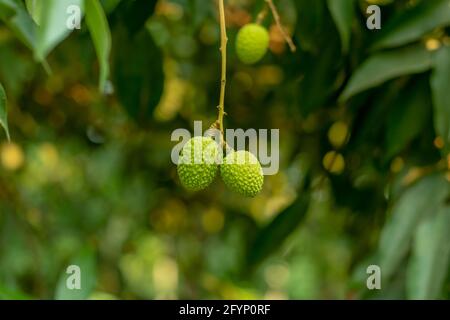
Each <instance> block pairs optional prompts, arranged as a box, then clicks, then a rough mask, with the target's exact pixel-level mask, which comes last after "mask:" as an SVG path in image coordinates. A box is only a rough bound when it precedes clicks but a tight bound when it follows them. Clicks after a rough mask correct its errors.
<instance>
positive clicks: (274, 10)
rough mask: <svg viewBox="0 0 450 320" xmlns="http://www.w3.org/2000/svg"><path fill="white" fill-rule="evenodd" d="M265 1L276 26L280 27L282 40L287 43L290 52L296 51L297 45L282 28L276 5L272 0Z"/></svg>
mask: <svg viewBox="0 0 450 320" xmlns="http://www.w3.org/2000/svg"><path fill="white" fill-rule="evenodd" d="M265 1H266V3H267V5H268V6H269V8H270V11H272V15H273V18H274V19H275V22H276V24H277V26H278V29H280V32H281V34H282V36H283V38H284V40H285V41H286V42H287V44H288V45H289V48H290V49H291V51H292V52H295V51H297V47H296V46H295V44H294V42H293V41H292V39H291V37H290V36H289V35H288V34H287V32H286V30H285V29H284V27H283V25H282V24H281V18H280V15H279V13H278V10H277V7H276V6H275V4H274V3H273V0H265Z"/></svg>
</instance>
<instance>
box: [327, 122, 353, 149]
mask: <svg viewBox="0 0 450 320" xmlns="http://www.w3.org/2000/svg"><path fill="white" fill-rule="evenodd" d="M347 139H348V125H347V124H346V123H345V122H343V121H338V122H335V123H334V124H333V125H332V126H331V127H330V130H328V140H329V141H330V143H331V145H332V146H333V147H335V148H340V147H342V146H343V145H344V144H345V143H346V142H347Z"/></svg>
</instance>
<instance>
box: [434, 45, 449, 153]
mask: <svg viewBox="0 0 450 320" xmlns="http://www.w3.org/2000/svg"><path fill="white" fill-rule="evenodd" d="M433 61H434V69H433V73H432V75H431V88H432V92H433V105H434V124H435V129H436V133H437V134H438V135H440V136H441V137H442V138H443V140H444V142H445V144H446V150H449V148H450V99H449V98H448V94H449V85H450V47H448V46H447V47H442V48H441V49H440V50H439V51H437V52H436V53H435V54H434V55H433Z"/></svg>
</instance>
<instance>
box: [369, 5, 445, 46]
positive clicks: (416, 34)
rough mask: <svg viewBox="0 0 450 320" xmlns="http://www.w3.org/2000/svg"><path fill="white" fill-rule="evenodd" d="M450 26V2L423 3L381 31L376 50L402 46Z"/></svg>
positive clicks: (401, 14)
mask: <svg viewBox="0 0 450 320" xmlns="http://www.w3.org/2000/svg"><path fill="white" fill-rule="evenodd" d="M447 25H450V0H432V1H421V2H419V4H418V5H417V6H415V7H414V8H412V9H410V10H407V11H404V12H401V13H399V14H398V15H397V16H396V17H394V18H393V19H392V20H390V21H389V22H388V23H387V24H386V26H384V27H383V28H382V29H381V30H382V31H381V33H380V36H379V39H378V40H377V41H376V42H375V44H374V46H373V47H374V48H375V49H380V48H389V47H395V46H401V45H404V44H407V43H410V42H412V41H415V40H418V39H420V37H421V36H423V35H424V34H425V33H427V32H429V31H432V30H433V29H434V28H437V27H440V26H447Z"/></svg>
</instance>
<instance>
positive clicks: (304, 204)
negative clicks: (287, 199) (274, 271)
mask: <svg viewBox="0 0 450 320" xmlns="http://www.w3.org/2000/svg"><path fill="white" fill-rule="evenodd" d="M309 201H310V195H309V193H304V194H303V195H302V196H300V197H299V198H298V199H297V200H296V201H295V202H294V203H293V204H291V205H290V206H289V207H288V208H286V209H285V210H284V211H282V212H281V213H280V214H278V215H277V216H276V217H275V218H274V219H273V221H272V222H270V223H269V224H268V225H267V226H266V227H264V228H263V229H262V230H260V231H259V233H258V234H257V236H256V240H255V242H254V243H253V245H252V246H251V247H250V248H249V251H248V255H247V260H248V264H249V265H251V266H253V265H256V264H258V263H260V262H261V261H263V260H264V259H266V258H267V257H268V256H269V255H270V254H271V253H273V252H274V251H275V250H277V249H278V248H279V247H280V246H281V245H282V244H283V243H284V241H285V240H286V239H287V237H288V236H289V235H290V234H291V233H292V232H293V231H294V230H295V229H297V227H298V226H299V224H300V223H301V222H302V221H303V219H304V218H305V216H306V213H307V211H308V207H309Z"/></svg>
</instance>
